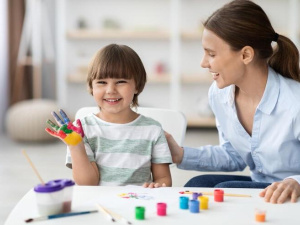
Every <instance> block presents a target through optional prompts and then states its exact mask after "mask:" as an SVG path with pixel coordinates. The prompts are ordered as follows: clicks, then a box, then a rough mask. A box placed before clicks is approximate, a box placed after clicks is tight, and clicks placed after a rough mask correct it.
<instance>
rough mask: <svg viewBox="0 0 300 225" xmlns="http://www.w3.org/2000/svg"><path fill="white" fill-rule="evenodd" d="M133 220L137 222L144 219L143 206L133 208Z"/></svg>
mask: <svg viewBox="0 0 300 225" xmlns="http://www.w3.org/2000/svg"><path fill="white" fill-rule="evenodd" d="M135 218H136V219H137V220H144V219H145V207H143V206H137V207H135Z"/></svg>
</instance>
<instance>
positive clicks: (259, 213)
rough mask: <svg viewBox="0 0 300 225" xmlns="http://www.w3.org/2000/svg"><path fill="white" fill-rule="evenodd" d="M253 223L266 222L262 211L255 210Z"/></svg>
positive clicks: (264, 213)
mask: <svg viewBox="0 0 300 225" xmlns="http://www.w3.org/2000/svg"><path fill="white" fill-rule="evenodd" d="M255 221H256V222H265V221H266V211H265V210H262V209H255Z"/></svg>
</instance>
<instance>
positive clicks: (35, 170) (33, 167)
mask: <svg viewBox="0 0 300 225" xmlns="http://www.w3.org/2000/svg"><path fill="white" fill-rule="evenodd" d="M22 153H23V155H24V156H25V158H26V159H27V161H28V162H29V164H30V166H31V168H32V169H33V171H34V172H35V174H36V176H37V177H38V179H39V180H40V182H41V184H42V185H45V182H44V180H43V179H42V177H41V176H40V174H39V172H38V170H37V169H36V168H35V166H34V164H33V162H32V161H31V160H30V158H29V156H28V155H27V153H26V151H25V150H22Z"/></svg>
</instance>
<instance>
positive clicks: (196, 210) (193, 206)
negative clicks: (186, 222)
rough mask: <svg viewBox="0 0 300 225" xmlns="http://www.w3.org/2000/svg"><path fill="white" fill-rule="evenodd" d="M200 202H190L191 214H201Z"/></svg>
mask: <svg viewBox="0 0 300 225" xmlns="http://www.w3.org/2000/svg"><path fill="white" fill-rule="evenodd" d="M199 204H200V203H199V201H198V200H190V202H189V208H190V212H191V213H199V212H200V210H199Z"/></svg>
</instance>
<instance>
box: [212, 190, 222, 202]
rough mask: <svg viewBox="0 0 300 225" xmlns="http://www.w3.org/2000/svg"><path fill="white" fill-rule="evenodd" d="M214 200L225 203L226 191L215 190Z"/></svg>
mask: <svg viewBox="0 0 300 225" xmlns="http://www.w3.org/2000/svg"><path fill="white" fill-rule="evenodd" d="M214 200H215V202H223V201H224V191H223V190H221V189H215V190H214Z"/></svg>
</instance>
